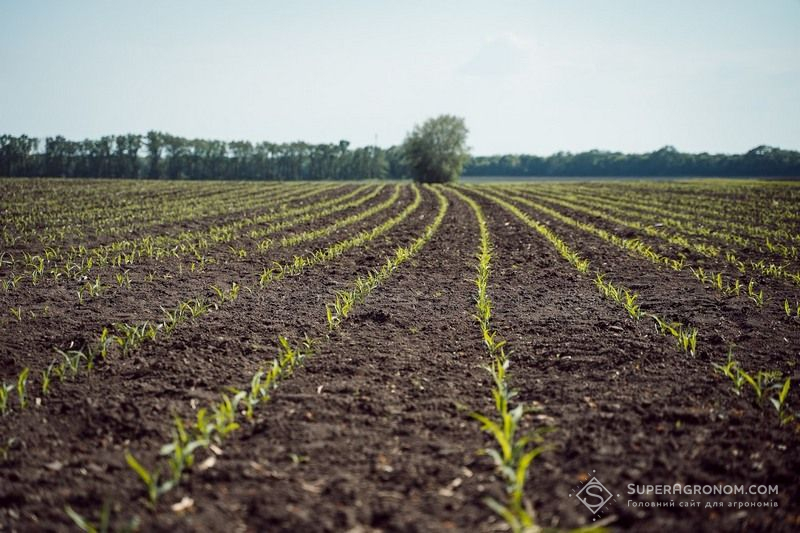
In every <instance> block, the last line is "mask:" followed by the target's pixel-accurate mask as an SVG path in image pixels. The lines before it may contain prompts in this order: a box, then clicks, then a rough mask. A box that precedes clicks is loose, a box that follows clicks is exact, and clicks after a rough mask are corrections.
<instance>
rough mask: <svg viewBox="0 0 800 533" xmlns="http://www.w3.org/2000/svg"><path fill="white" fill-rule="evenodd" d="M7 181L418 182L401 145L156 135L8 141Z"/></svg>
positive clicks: (798, 171)
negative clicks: (56, 178)
mask: <svg viewBox="0 0 800 533" xmlns="http://www.w3.org/2000/svg"><path fill="white" fill-rule="evenodd" d="M463 175H464V176H800V152H797V151H791V150H782V149H779V148H772V147H768V146H759V147H757V148H754V149H753V150H750V151H749V152H747V153H745V154H733V155H728V154H707V153H701V154H691V153H683V152H678V151H677V150H675V149H674V148H672V147H669V146H668V147H664V148H661V149H660V150H657V151H654V152H649V153H643V154H624V153H619V152H605V151H598V150H592V151H589V152H582V153H575V154H573V153H569V152H559V153H556V154H553V155H551V156H546V157H540V156H535V155H498V156H477V157H471V158H470V159H468V160H467V162H466V164H465V166H464V171H463ZM0 176H22V177H25V176H30V177H36V176H62V177H105V178H150V179H236V180H314V179H334V180H351V179H362V178H374V179H400V178H407V177H411V171H410V168H409V166H408V164H407V158H406V157H405V154H404V151H403V149H402V147H400V146H392V147H390V148H380V147H377V146H366V147H360V148H354V147H351V146H350V143H348V142H347V141H339V143H337V144H308V143H304V142H293V143H282V144H276V143H269V142H261V143H251V142H248V141H233V142H226V141H219V140H206V139H187V138H184V137H178V136H175V135H170V134H167V133H162V132H157V131H151V132H148V133H147V134H145V135H138V134H126V135H114V136H104V137H101V138H99V139H85V140H82V141H74V140H69V139H66V138H64V137H61V136H57V137H47V138H46V139H43V140H41V139H37V138H33V137H28V136H26V135H21V136H13V135H0Z"/></svg>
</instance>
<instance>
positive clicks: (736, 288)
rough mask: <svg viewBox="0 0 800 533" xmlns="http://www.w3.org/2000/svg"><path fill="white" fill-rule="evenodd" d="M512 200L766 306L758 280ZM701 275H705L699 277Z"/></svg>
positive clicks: (653, 232)
mask: <svg viewBox="0 0 800 533" xmlns="http://www.w3.org/2000/svg"><path fill="white" fill-rule="evenodd" d="M498 194H499V193H498ZM506 198H509V196H506ZM510 198H512V199H513V200H514V201H516V202H519V203H521V204H523V205H526V206H528V207H531V208H533V209H536V210H537V211H540V212H542V213H545V214H546V215H548V216H550V217H552V218H555V219H556V220H558V221H560V222H563V223H564V224H567V225H569V226H572V227H575V228H578V229H580V230H582V231H584V232H586V233H589V234H591V235H594V236H596V237H599V238H601V239H602V240H604V241H606V242H608V243H611V244H612V245H614V246H616V247H617V248H620V249H622V250H626V251H628V252H630V253H632V254H634V255H636V256H639V257H641V258H644V259H646V260H648V261H650V262H651V263H654V264H657V265H659V264H660V265H666V266H668V267H670V268H671V269H672V270H676V271H681V270H683V269H685V268H687V267H688V268H690V269H692V271H693V272H694V273H695V278H696V279H697V280H698V281H699V282H700V283H702V284H703V285H704V286H710V287H712V288H713V289H715V290H716V291H717V292H719V293H721V294H725V295H736V296H740V295H742V296H747V297H748V300H749V301H751V302H752V303H754V304H755V305H756V306H758V307H761V306H762V304H763V303H764V293H763V290H761V289H759V290H756V287H755V280H753V279H750V280H748V281H747V282H746V283H743V282H742V281H741V280H740V279H738V278H733V279H732V280H731V279H723V275H722V273H721V272H718V273H709V274H708V275H705V274H704V271H703V269H702V267H697V268H698V269H695V268H694V267H692V266H690V265H688V264H687V261H686V257H685V256H681V257H679V258H677V259H676V258H674V257H669V256H665V255H662V254H660V253H658V252H656V251H655V250H653V248H652V247H651V246H650V245H648V244H646V243H644V242H643V241H641V240H640V239H639V238H636V237H634V238H624V237H620V236H619V235H617V234H615V233H612V232H609V231H607V230H605V229H603V228H600V227H598V226H595V225H594V224H590V223H588V222H582V221H580V220H577V219H574V218H572V217H569V216H567V215H564V214H563V213H561V212H559V211H557V210H555V209H552V208H549V207H547V206H545V205H542V204H539V203H537V202H534V201H532V200H529V199H527V198H523V197H521V196H510ZM551 201H552V202H553V203H558V204H560V205H564V206H566V207H569V206H568V205H567V203H566V202H561V201H559V200H551ZM582 211H584V212H585V211H588V210H582ZM598 216H599V215H598ZM604 218H606V219H607V220H608V221H609V222H612V223H614V224H618V225H626V224H625V222H624V221H622V220H619V219H616V218H612V217H604ZM628 227H635V226H633V225H628ZM637 229H642V230H643V231H645V232H646V233H648V234H649V235H657V234H658V230H657V229H655V228H645V227H638V226H637ZM680 244H681V245H682V246H686V247H687V248H688V247H692V244H691V243H689V242H688V241H681V243H680ZM698 272H699V273H700V274H701V275H698ZM743 287H746V288H747V290H746V291H743V290H742V288H743Z"/></svg>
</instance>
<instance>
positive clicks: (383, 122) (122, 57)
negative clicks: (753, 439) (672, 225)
mask: <svg viewBox="0 0 800 533" xmlns="http://www.w3.org/2000/svg"><path fill="white" fill-rule="evenodd" d="M798 28H800V0H762V1H755V0H754V1H735V0H728V1H714V2H712V1H700V0H697V1H658V2H657V1H649V0H606V1H600V0H597V1H573V0H559V1H556V0H553V1H549V2H537V1H532V0H528V1H520V2H501V1H494V2H488V1H487V2H470V1H465V0H460V1H452V2H437V1H433V0H429V1H410V0H406V1H396V2H389V1H376V0H373V1H351V0H336V1H334V0H330V1H325V2H322V1H317V2H312V1H289V0H284V1H281V2H268V1H261V2H256V1H253V2H244V1H233V0H229V1H225V2H223V1H219V2H210V1H209V2H201V1H193V2H184V1H167V0H163V1H160V2H153V1H117V2H112V1H93V0H84V1H73V2H67V1H23V0H20V1H11V0H0V133H13V134H20V133H28V134H32V135H36V136H46V135H54V134H63V135H65V136H67V137H70V138H84V137H96V136H100V135H102V134H108V133H124V132H145V131H147V130H148V129H158V130H163V131H168V132H170V133H174V134H178V135H183V136H188V137H206V138H219V139H227V140H234V139H249V140H253V141H260V140H270V141H275V142H282V141H293V140H306V141H309V142H338V140H339V139H348V140H350V141H351V142H352V143H353V144H355V145H365V144H371V143H373V142H374V139H375V137H376V136H377V140H378V144H380V145H382V146H388V145H391V144H396V143H399V142H401V141H402V139H403V137H404V135H405V133H406V132H407V131H408V130H409V129H410V128H411V127H412V126H413V125H414V124H415V123H417V122H421V121H423V120H424V119H425V118H427V117H430V116H433V115H437V114H441V113H452V114H456V115H460V116H463V117H465V118H466V121H467V126H468V127H469V128H470V138H469V144H470V145H471V146H472V147H473V151H474V153H476V154H481V155H486V154H493V153H520V152H525V153H535V154H549V153H552V152H555V151H558V150H569V151H579V150H587V149H591V148H600V149H611V150H622V151H649V150H653V149H657V148H659V147H661V146H663V145H666V144H672V145H674V146H676V147H677V148H678V149H679V150H687V151H711V152H742V151H745V150H748V149H750V148H752V147H754V146H756V145H759V144H769V145H774V146H780V147H784V148H791V149H800V29H798Z"/></svg>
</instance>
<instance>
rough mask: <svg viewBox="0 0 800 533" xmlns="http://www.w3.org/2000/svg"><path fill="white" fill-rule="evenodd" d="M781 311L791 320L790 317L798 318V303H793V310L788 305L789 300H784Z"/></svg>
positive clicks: (799, 311)
mask: <svg viewBox="0 0 800 533" xmlns="http://www.w3.org/2000/svg"><path fill="white" fill-rule="evenodd" d="M783 310H784V312H785V313H786V316H788V317H789V318H792V316H794V318H800V303H797V302H795V308H792V306H791V304H789V299H788V298H787V299H784V300H783Z"/></svg>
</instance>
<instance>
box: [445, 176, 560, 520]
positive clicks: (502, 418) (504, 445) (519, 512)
mask: <svg viewBox="0 0 800 533" xmlns="http://www.w3.org/2000/svg"><path fill="white" fill-rule="evenodd" d="M453 193H454V194H456V195H457V196H458V197H459V198H460V199H461V200H462V201H463V202H465V203H466V204H467V205H468V206H469V207H470V209H471V210H472V213H473V214H474V215H475V219H476V220H477V223H478V228H479V231H480V242H479V245H478V254H477V259H478V263H477V265H476V267H475V269H476V276H475V286H476V296H475V319H476V320H477V322H478V325H479V326H480V333H481V338H482V340H483V344H484V345H485V347H486V350H487V352H488V355H489V358H490V363H489V364H488V365H486V367H485V368H486V370H487V371H488V372H489V374H490V375H491V377H492V398H493V400H494V407H495V411H494V412H493V413H491V414H486V413H480V412H478V411H473V412H471V413H470V416H471V417H472V418H474V419H475V420H477V421H478V422H479V423H480V427H481V430H483V431H485V432H486V433H488V434H489V435H491V436H492V438H493V439H494V444H495V446H496V448H488V449H486V450H484V453H485V454H486V455H488V456H489V457H491V459H492V461H493V463H494V466H495V470H496V472H497V474H498V476H499V477H500V479H501V480H502V482H503V485H504V487H505V498H506V499H505V501H503V502H500V501H497V500H495V499H494V498H491V497H489V498H486V500H485V502H486V504H487V505H488V506H489V507H490V508H491V509H492V510H493V511H495V512H496V513H497V514H498V515H499V516H500V517H501V518H503V520H505V522H506V524H507V525H508V527H510V528H511V530H512V531H514V532H515V533H516V532H522V531H525V532H534V531H539V530H540V529H539V528H538V527H537V526H536V523H535V520H534V512H533V509H532V508H531V506H530V504H529V503H528V502H526V501H525V498H524V495H525V482H526V480H527V478H528V470H529V468H530V465H531V463H532V462H533V460H534V459H535V458H536V457H537V456H538V455H539V454H540V453H542V452H543V451H544V450H545V447H544V446H541V445H540V444H541V442H542V438H543V435H544V433H545V432H546V431H547V430H548V429H549V428H538V429H537V430H535V431H532V432H523V428H522V423H523V416H524V414H525V412H526V411H528V410H530V408H529V407H528V406H526V405H525V404H524V403H516V405H515V402H514V398H515V397H516V396H517V392H516V391H514V390H513V389H511V386H510V384H509V380H510V378H511V374H510V372H509V366H510V364H511V360H510V359H509V357H508V354H507V353H506V351H505V345H506V341H505V340H503V339H502V338H501V337H500V335H499V333H498V332H497V331H496V330H494V329H493V328H492V324H491V320H492V301H491V298H490V297H489V294H488V284H489V276H490V269H491V262H492V242H491V236H490V234H489V227H488V224H487V222H486V217H485V216H484V214H483V210H482V209H481V207H480V206H479V205H478V203H477V202H475V200H473V199H472V198H470V197H469V196H466V195H465V194H463V193H462V192H460V191H458V190H453Z"/></svg>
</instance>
